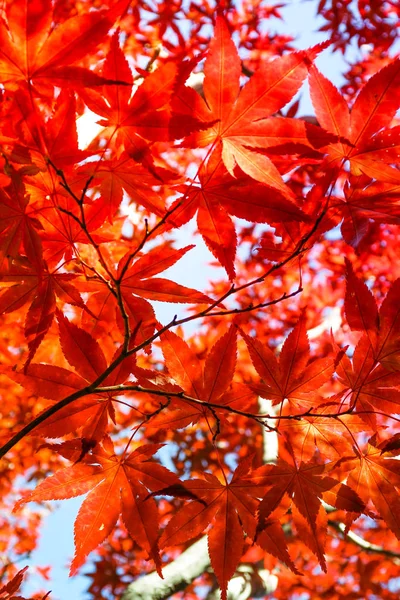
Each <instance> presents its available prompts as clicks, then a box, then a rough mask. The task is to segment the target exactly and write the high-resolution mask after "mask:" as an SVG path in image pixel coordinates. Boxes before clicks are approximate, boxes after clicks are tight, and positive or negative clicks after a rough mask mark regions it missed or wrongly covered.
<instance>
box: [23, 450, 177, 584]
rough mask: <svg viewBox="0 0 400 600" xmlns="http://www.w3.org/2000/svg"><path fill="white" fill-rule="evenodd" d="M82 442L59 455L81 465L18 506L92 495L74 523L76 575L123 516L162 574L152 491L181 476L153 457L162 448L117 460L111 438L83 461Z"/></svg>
mask: <svg viewBox="0 0 400 600" xmlns="http://www.w3.org/2000/svg"><path fill="white" fill-rule="evenodd" d="M79 446H80V443H79V440H78V441H77V443H76V442H72V443H71V442H69V443H68V442H66V443H65V444H64V445H63V444H61V445H59V446H58V447H57V446H53V449H54V450H57V451H59V452H60V453H61V454H62V455H63V456H65V457H66V458H69V459H70V460H74V461H76V460H79V462H76V463H75V464H74V465H72V466H71V467H66V468H65V469H61V470H59V471H57V472H56V473H55V474H54V475H52V476H51V477H48V478H47V479H45V480H44V481H43V482H42V483H40V484H39V485H38V486H37V488H36V489H35V490H33V491H32V492H29V493H28V494H26V495H25V496H24V497H23V498H22V499H21V500H19V501H18V502H17V504H16V506H15V510H17V509H18V508H19V507H20V506H21V505H22V504H25V503H26V502H31V501H35V502H43V501H44V500H64V499H66V498H74V497H76V496H81V495H82V494H87V493H88V492H89V494H88V496H87V498H86V499H85V500H84V501H83V503H82V506H81V508H80V510H79V512H78V516H77V518H76V521H75V529H74V531H75V556H74V559H73V561H72V564H71V575H73V574H74V573H76V571H77V570H78V569H79V567H81V566H82V565H83V563H84V562H85V559H86V556H87V555H88V554H89V552H91V551H92V550H95V549H96V548H97V546H98V545H99V544H101V543H102V542H103V541H104V540H105V539H106V538H107V537H108V536H109V534H110V533H111V531H112V530H113V529H114V527H115V525H116V523H117V520H118V516H119V515H120V513H121V516H122V520H123V522H124V524H125V526H126V528H127V530H128V532H129V534H130V535H131V537H132V538H133V539H134V540H135V541H136V542H137V543H138V544H139V545H140V546H141V547H142V548H143V549H144V550H146V551H147V552H148V554H149V556H150V557H151V558H152V559H153V560H154V562H155V565H156V568H157V571H158V572H159V574H160V575H161V560H160V556H159V550H158V543H157V542H158V531H157V524H158V511H157V507H156V504H155V501H154V499H153V498H151V497H149V492H155V491H158V490H160V489H162V488H165V487H167V486H170V485H173V484H177V483H178V481H179V480H178V478H177V477H176V475H174V474H173V473H171V472H170V471H168V469H166V468H165V467H163V466H161V465H159V464H158V463H156V462H151V461H150V460H149V459H150V457H151V456H152V455H153V454H154V453H155V452H157V450H159V449H160V447H161V446H160V445H157V444H147V445H143V446H141V447H139V448H137V449H136V450H134V451H133V452H131V453H129V454H125V453H124V454H122V455H120V456H117V455H116V454H115V452H114V446H113V444H112V442H111V440H110V439H109V438H105V439H104V440H103V445H102V446H101V445H99V444H96V445H95V446H94V447H93V448H92V449H90V450H89V451H88V452H87V453H85V454H84V456H83V457H82V450H81V448H79Z"/></svg>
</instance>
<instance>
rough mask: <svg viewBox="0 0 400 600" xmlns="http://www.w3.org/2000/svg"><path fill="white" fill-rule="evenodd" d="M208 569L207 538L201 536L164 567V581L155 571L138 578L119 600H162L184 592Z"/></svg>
mask: <svg viewBox="0 0 400 600" xmlns="http://www.w3.org/2000/svg"><path fill="white" fill-rule="evenodd" d="M209 567H210V558H209V556H208V548H207V537H206V536H203V537H202V538H200V539H199V540H198V541H197V542H195V543H194V544H192V545H191V546H189V548H187V550H185V551H184V552H182V554H181V555H180V556H178V558H176V559H175V560H174V561H172V562H171V563H170V564H169V565H167V566H166V567H164V569H163V574H164V579H161V578H160V577H159V575H158V574H157V572H156V571H154V572H153V573H149V575H145V576H144V577H140V578H139V579H137V580H136V581H134V582H133V583H131V584H130V585H129V586H128V588H127V589H126V591H125V592H124V594H123V595H122V598H121V600H164V599H166V598H169V597H170V596H172V594H175V593H176V592H179V591H181V590H184V589H185V588H186V587H187V586H188V585H190V584H191V583H192V581H194V579H196V577H199V576H200V575H201V574H202V573H204V571H206V569H208V568H209Z"/></svg>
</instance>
